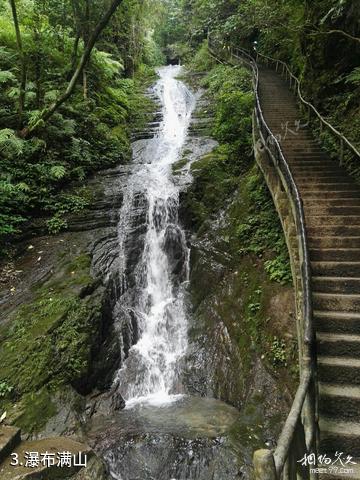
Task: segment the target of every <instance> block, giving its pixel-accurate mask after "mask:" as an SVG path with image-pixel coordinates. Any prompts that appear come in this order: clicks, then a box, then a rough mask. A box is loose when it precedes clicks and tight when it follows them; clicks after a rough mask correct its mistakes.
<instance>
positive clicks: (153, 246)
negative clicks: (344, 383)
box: [115, 66, 195, 406]
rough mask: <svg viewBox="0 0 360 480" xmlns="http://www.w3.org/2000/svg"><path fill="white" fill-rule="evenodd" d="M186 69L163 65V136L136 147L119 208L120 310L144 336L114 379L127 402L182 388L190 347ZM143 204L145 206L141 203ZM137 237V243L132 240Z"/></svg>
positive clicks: (155, 399)
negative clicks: (181, 214) (177, 176)
mask: <svg viewBox="0 0 360 480" xmlns="http://www.w3.org/2000/svg"><path fill="white" fill-rule="evenodd" d="M180 71H181V67H179V66H168V67H164V68H161V69H159V75H160V79H159V80H158V82H157V84H156V87H155V91H156V92H157V94H158V96H159V98H160V99H161V103H162V110H163V112H162V113H163V120H162V122H161V125H160V128H159V132H158V134H157V135H156V136H155V137H154V138H153V139H150V140H147V141H145V142H138V144H137V145H135V146H134V157H135V161H136V162H137V163H136V164H135V165H134V168H133V171H132V173H131V174H130V176H129V179H128V186H127V189H126V191H125V197H124V202H123V206H122V210H121V212H120V213H121V214H120V223H119V245H120V258H121V260H122V266H121V269H122V272H121V274H122V276H123V287H122V288H123V291H124V292H125V293H124V294H123V295H122V297H121V298H120V301H119V303H121V305H120V307H119V309H120V310H119V311H120V312H121V314H122V315H124V314H128V315H131V317H132V318H135V320H136V324H137V328H138V341H137V342H136V344H135V345H133V346H132V347H131V348H130V350H129V352H128V357H127V359H126V360H125V362H124V364H123V365H122V367H121V369H120V370H119V371H118V373H117V376H116V379H115V381H116V382H117V383H118V388H119V391H120V393H121V394H122V395H123V397H124V398H125V400H126V403H127V406H131V405H133V404H134V403H138V402H139V401H145V400H146V401H149V402H151V403H163V402H167V401H169V400H171V399H172V398H174V394H176V393H178V390H177V388H176V383H177V367H178V365H179V362H180V360H181V358H182V357H183V356H184V353H185V350H186V346H187V326H186V315H185V308H184V298H183V290H182V288H181V281H183V280H184V279H186V275H187V263H188V259H187V257H188V249H187V246H186V243H185V236H184V232H183V231H182V230H181V228H180V226H179V224H178V203H179V198H178V197H179V188H178V186H177V185H176V184H175V182H174V179H173V176H172V168H171V166H172V164H173V163H174V162H176V161H177V160H179V156H180V153H181V149H182V147H183V145H184V142H185V139H186V134H187V129H188V125H189V121H190V117H191V112H192V110H193V108H194V105H195V99H194V96H193V95H192V94H191V92H190V91H189V90H188V89H187V88H186V86H185V85H184V84H183V83H182V82H181V81H179V80H177V79H176V76H177V75H179V73H180ZM139 204H140V205H139ZM144 207H145V209H146V221H145V232H144V238H143V241H142V243H141V248H142V252H141V254H140V255H139V257H138V259H137V261H136V266H135V268H134V269H133V270H134V281H133V283H134V285H133V286H132V291H133V292H135V294H133V295H132V296H131V295H130V296H128V297H127V296H126V290H127V288H128V286H127V285H126V263H127V255H128V251H127V250H128V247H127V246H128V244H129V238H130V236H131V234H133V236H135V235H134V232H133V230H134V228H133V223H132V221H131V217H134V214H136V209H137V208H138V209H139V214H140V215H141V209H142V208H144ZM132 241H137V239H136V238H135V239H134V238H133V240H132ZM179 283H180V285H179Z"/></svg>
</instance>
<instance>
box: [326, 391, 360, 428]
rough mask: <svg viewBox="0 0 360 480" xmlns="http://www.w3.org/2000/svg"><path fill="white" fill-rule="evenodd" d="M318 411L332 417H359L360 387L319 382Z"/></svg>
mask: <svg viewBox="0 0 360 480" xmlns="http://www.w3.org/2000/svg"><path fill="white" fill-rule="evenodd" d="M319 412H320V414H321V415H325V416H328V417H332V418H339V419H343V420H356V421H358V420H359V418H360V387H359V386H353V385H351V384H349V385H337V384H329V383H320V384H319Z"/></svg>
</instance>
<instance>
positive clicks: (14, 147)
mask: <svg viewBox="0 0 360 480" xmlns="http://www.w3.org/2000/svg"><path fill="white" fill-rule="evenodd" d="M24 146H25V142H24V140H22V139H20V138H19V137H17V136H16V134H15V132H14V130H11V129H10V128H3V129H2V130H0V152H2V153H4V154H5V155H11V154H15V155H21V154H22V153H23V151H24Z"/></svg>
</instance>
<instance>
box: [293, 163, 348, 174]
mask: <svg viewBox="0 0 360 480" xmlns="http://www.w3.org/2000/svg"><path fill="white" fill-rule="evenodd" d="M290 168H291V170H292V171H293V172H295V173H296V174H297V175H303V176H307V177H308V176H309V175H313V174H314V175H319V176H329V177H334V176H335V177H337V176H338V175H341V176H342V175H344V170H341V168H339V167H337V166H336V165H332V164H330V163H326V164H325V163H321V164H316V165H313V166H311V165H306V164H305V165H304V164H303V163H301V164H300V163H297V164H293V163H291V164H290Z"/></svg>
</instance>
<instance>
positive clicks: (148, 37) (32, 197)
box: [0, 0, 360, 248]
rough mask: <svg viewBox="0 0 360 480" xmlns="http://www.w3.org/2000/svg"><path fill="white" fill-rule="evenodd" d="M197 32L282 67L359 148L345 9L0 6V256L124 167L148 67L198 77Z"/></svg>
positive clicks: (70, 2)
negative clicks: (89, 183)
mask: <svg viewBox="0 0 360 480" xmlns="http://www.w3.org/2000/svg"><path fill="white" fill-rule="evenodd" d="M102 22H103V23H102ZM209 33H210V34H211V35H212V36H214V37H217V38H219V39H220V40H221V41H223V42H224V43H228V44H229V43H233V44H235V45H241V46H248V47H251V46H252V45H253V44H254V42H257V45H258V49H259V50H260V51H262V52H263V53H266V54H269V55H271V56H274V57H277V58H280V59H281V60H284V61H286V62H288V63H289V64H290V65H291V68H292V69H293V71H294V73H296V74H297V75H298V76H299V77H300V78H301V80H302V84H303V90H304V93H305V96H306V97H307V98H309V99H310V100H312V101H313V102H314V104H315V105H316V106H317V107H318V108H319V109H320V110H321V112H322V113H323V114H325V115H326V116H327V117H328V118H329V120H330V121H331V122H332V123H333V124H334V125H335V126H337V127H338V128H339V129H340V130H341V131H342V132H343V133H344V134H345V135H346V136H348V138H349V139H351V140H352V141H353V142H354V143H356V144H357V145H359V140H358V139H359V133H360V95H359V93H360V67H359V58H360V40H359V36H360V4H359V2H358V1H357V0H319V1H317V2H311V1H300V2H299V1H296V0H281V1H275V0H242V1H237V0H165V1H158V0H146V1H141V0H123V1H122V0H117V1H116V0H113V1H108V0H100V1H98V2H91V1H90V0H61V1H59V0H10V1H7V0H2V1H1V3H0V85H1V91H0V243H1V245H5V244H6V243H7V242H9V240H10V241H11V239H12V238H13V236H14V235H17V236H19V235H20V234H21V233H22V232H24V231H26V229H28V228H29V222H30V221H31V220H32V219H34V218H39V217H40V218H42V219H43V221H44V223H45V226H46V229H47V230H48V231H49V232H50V233H56V232H58V231H60V230H62V229H65V228H66V214H67V213H69V212H77V211H79V210H81V209H82V208H84V207H85V206H86V204H87V202H88V198H87V194H86V190H85V189H84V190H83V189H82V185H83V182H84V180H85V178H86V177H87V176H88V175H89V174H91V173H92V172H94V171H96V170H98V169H101V168H106V167H109V166H113V165H115V164H117V163H119V162H122V163H123V162H126V161H128V160H129V159H130V133H131V130H132V129H134V128H135V127H138V126H139V124H141V122H144V118H143V112H144V111H146V107H147V106H148V108H151V106H150V105H149V104H148V103H147V102H148V101H147V100H146V99H145V97H144V95H143V93H144V91H145V88H146V86H147V85H149V84H150V83H151V81H152V80H153V79H154V67H155V66H157V65H160V64H162V63H165V62H166V61H171V62H177V61H178V60H179V59H181V61H183V62H187V63H191V62H192V61H193V60H194V58H195V60H196V63H197V67H199V65H200V66H201V65H202V67H203V69H204V70H206V69H207V67H208V66H207V64H206V62H207V56H206V55H204V51H205V50H206V39H207V36H208V34H209ZM87 54H88V55H87ZM201 62H203V64H202V63H201ZM69 186H72V188H69ZM2 248H3V247H2Z"/></svg>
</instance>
